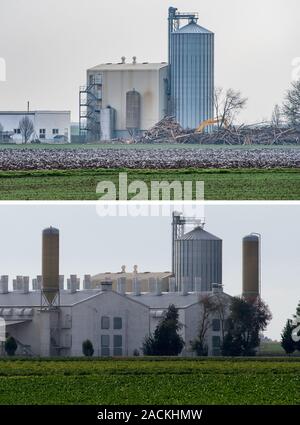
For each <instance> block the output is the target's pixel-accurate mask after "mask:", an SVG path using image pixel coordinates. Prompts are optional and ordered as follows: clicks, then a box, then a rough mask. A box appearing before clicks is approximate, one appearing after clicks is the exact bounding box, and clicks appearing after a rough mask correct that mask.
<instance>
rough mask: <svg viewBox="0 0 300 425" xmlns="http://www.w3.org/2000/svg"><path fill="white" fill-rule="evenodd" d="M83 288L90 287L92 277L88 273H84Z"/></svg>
mask: <svg viewBox="0 0 300 425" xmlns="http://www.w3.org/2000/svg"><path fill="white" fill-rule="evenodd" d="M83 289H92V278H91V275H90V274H85V275H84V278H83Z"/></svg>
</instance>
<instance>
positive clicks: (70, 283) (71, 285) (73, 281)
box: [67, 274, 78, 294]
mask: <svg viewBox="0 0 300 425" xmlns="http://www.w3.org/2000/svg"><path fill="white" fill-rule="evenodd" d="M67 287H68V290H69V291H70V293H71V294H73V293H75V292H76V290H77V288H78V278H77V275H76V274H71V275H70V279H68V280H67Z"/></svg>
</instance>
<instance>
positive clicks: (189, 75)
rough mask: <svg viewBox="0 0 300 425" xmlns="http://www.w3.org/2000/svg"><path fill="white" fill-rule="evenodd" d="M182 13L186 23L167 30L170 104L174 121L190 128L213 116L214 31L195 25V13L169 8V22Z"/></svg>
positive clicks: (179, 17)
mask: <svg viewBox="0 0 300 425" xmlns="http://www.w3.org/2000/svg"><path fill="white" fill-rule="evenodd" d="M169 13H170V12H169ZM181 15H183V16H186V17H187V19H188V20H189V23H188V24H187V25H185V26H183V27H177V28H176V26H174V25H173V28H172V32H171V33H170V41H169V55H170V58H169V61H170V63H169V66H170V75H169V79H170V95H171V97H170V105H171V108H172V109H173V114H174V115H175V117H176V119H177V121H178V122H179V123H180V124H181V125H182V126H183V127H184V128H191V129H193V128H197V127H198V126H199V124H200V123H201V122H202V121H205V120H207V119H212V118H214V34H213V33H212V32H211V31H209V30H207V29H205V28H203V27H201V26H199V25H198V24H197V19H198V18H197V16H196V14H188V13H187V14H181V13H177V12H174V11H173V10H171V16H172V18H171V21H172V20H174V19H175V21H178V20H180V19H183V18H181ZM169 19H170V17H169ZM170 29H171V27H170V26H169V31H170ZM209 130H210V128H209V127H207V131H209Z"/></svg>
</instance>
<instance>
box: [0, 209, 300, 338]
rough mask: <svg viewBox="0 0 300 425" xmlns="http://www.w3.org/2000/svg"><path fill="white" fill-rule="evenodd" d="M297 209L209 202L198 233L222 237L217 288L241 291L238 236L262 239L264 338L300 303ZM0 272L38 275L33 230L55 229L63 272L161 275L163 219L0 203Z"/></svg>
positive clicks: (165, 251) (167, 254) (166, 221)
mask: <svg viewBox="0 0 300 425" xmlns="http://www.w3.org/2000/svg"><path fill="white" fill-rule="evenodd" d="M299 216H300V205H292V206H291V205H279V206H274V205H272V206H266V205H262V204H261V205H259V206H257V205H243V206H242V205H221V206H220V205H217V206H216V205H210V206H206V207H205V217H206V226H205V228H206V230H207V231H209V232H211V233H213V234H215V235H217V236H219V237H220V238H222V239H223V284H224V290H225V291H226V292H227V293H229V294H231V295H239V294H240V293H241V285H242V282H241V276H242V268H241V262H242V257H241V255H242V251H241V248H242V246H241V244H242V237H243V236H245V235H246V234H248V233H251V232H259V233H261V234H262V296H263V298H264V299H265V301H266V302H267V303H268V304H269V305H270V308H271V310H272V312H273V316H274V319H273V321H272V323H271V324H270V326H269V329H268V332H267V335H269V336H271V337H272V338H279V337H280V332H281V329H282V327H283V324H284V322H285V320H286V319H287V317H290V316H291V315H292V314H293V313H294V312H295V308H296V305H297V303H298V300H300V261H299V241H300V226H299ZM0 217H1V220H0V234H1V243H0V274H1V275H2V274H8V275H9V276H10V280H11V279H12V278H14V277H15V276H16V275H19V274H20V275H29V276H30V277H34V276H35V275H37V274H40V273H41V232H42V229H43V228H44V227H48V226H49V225H53V226H57V227H58V228H59V229H60V237H61V241H60V242H61V243H60V247H61V252H60V254H61V255H60V272H61V273H62V274H64V275H69V274H71V273H76V274H78V275H79V276H80V277H81V278H82V276H83V275H84V274H85V273H87V274H92V275H93V274H96V273H99V272H106V271H120V270H121V266H122V265H123V264H125V265H127V270H128V271H131V270H132V269H133V265H134V264H137V265H138V266H139V270H140V271H167V270H170V267H171V225H170V224H171V218H168V217H164V218H162V217H160V218H157V217H156V218H155V217H140V218H130V217H117V218H116V217H106V218H103V217H102V218H101V217H99V215H97V212H96V207H95V206H94V205H92V206H90V205H88V206H87V205H78V206H74V205H54V206H53V205H27V206H24V205H22V206H20V205H3V204H2V205H1V206H0Z"/></svg>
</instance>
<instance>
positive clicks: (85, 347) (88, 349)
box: [82, 339, 94, 357]
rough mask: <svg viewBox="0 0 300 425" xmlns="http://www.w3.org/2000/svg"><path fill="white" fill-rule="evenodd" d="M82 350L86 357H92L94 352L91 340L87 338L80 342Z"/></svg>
mask: <svg viewBox="0 0 300 425" xmlns="http://www.w3.org/2000/svg"><path fill="white" fill-rule="evenodd" d="M82 352H83V354H84V355H85V356H86V357H92V356H93V354H94V347H93V344H92V342H91V341H90V340H89V339H87V340H85V341H83V343H82Z"/></svg>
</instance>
